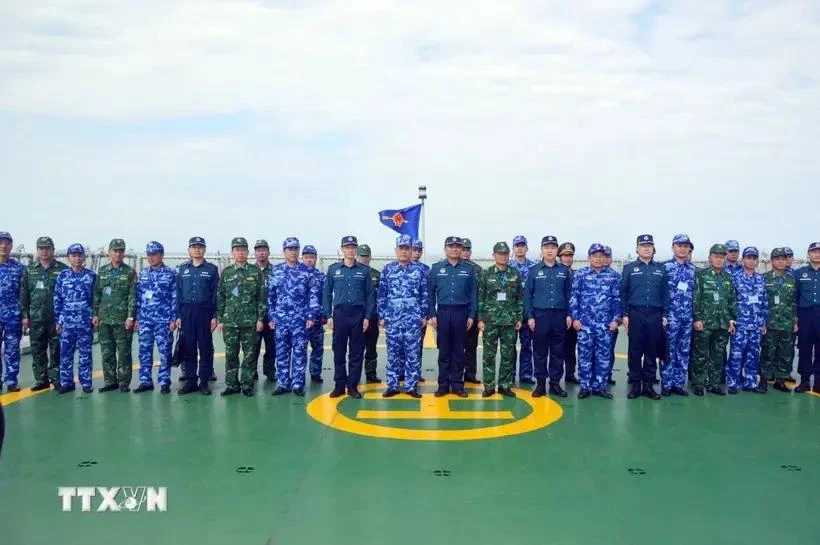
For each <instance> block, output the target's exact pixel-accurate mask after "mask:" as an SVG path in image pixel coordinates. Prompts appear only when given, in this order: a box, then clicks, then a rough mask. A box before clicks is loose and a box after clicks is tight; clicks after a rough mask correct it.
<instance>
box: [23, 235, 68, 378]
mask: <svg viewBox="0 0 820 545" xmlns="http://www.w3.org/2000/svg"><path fill="white" fill-rule="evenodd" d="M37 247H38V248H53V247H54V242H52V240H51V239H50V238H48V237H40V238H39V239H37ZM67 268H68V265H66V264H65V263H61V262H60V261H57V260H56V259H55V260H53V261H52V262H51V264H50V265H49V266H48V268H43V266H42V265H40V262H39V261H37V260H36V259H35V261H34V262H32V263H31V264H29V265H28V266H27V267H26V272H25V276H24V277H23V285H22V286H21V288H20V305H21V307H22V311H23V319H29V320H31V327H30V328H29V329H30V332H29V341H30V342H31V356H32V362H31V363H32V368H33V371H34V381H35V388H37V387H42V386H47V385H48V384H49V383H51V384H53V385H55V388H56V387H57V386H58V385H59V383H60V335H59V333H57V332H56V331H55V329H54V326H55V325H56V324H55V322H54V286H55V285H56V284H57V276H58V275H59V274H60V273H61V272H63V271H64V270H66V269H67Z"/></svg>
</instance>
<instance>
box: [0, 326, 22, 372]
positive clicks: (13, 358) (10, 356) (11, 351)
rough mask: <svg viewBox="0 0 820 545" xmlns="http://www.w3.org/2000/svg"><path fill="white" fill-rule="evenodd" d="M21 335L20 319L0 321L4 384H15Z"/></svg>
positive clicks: (18, 367) (18, 366)
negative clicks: (4, 368) (4, 365)
mask: <svg viewBox="0 0 820 545" xmlns="http://www.w3.org/2000/svg"><path fill="white" fill-rule="evenodd" d="M22 337H23V326H22V322H21V321H20V320H16V321H13V322H0V343H2V344H3V352H2V354H3V360H5V364H6V370H5V377H6V384H7V385H8V386H17V380H18V379H17V377H18V375H19V373H20V339H21V338H22ZM3 376H4V374H3V362H0V385H2V383H3Z"/></svg>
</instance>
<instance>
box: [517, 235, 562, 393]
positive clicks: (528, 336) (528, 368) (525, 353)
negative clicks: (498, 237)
mask: <svg viewBox="0 0 820 545" xmlns="http://www.w3.org/2000/svg"><path fill="white" fill-rule="evenodd" d="M528 249H529V248H528V246H527V237H525V236H524V235H516V236H515V237H513V257H512V259H510V263H509V265H510V267H512V268H514V269H515V270H517V271H518V274H520V275H521V285H522V286H525V285H526V284H527V275H528V274H529V272H530V267H532V266H533V265H535V262H534V261H533V260H531V259H529V258H528V257H527V250H528ZM522 318H523V322H522V323H523V324H524V325H523V327H521V328H520V329H519V330H518V339H519V340H520V342H521V352H520V353H519V354H518V381H519V382H520V383H522V384H535V381H534V380H533V379H532V374H533V337H532V331H530V328H529V327H527V317H526V316H523V317H522ZM562 371H563V370H562ZM513 379H515V365H513Z"/></svg>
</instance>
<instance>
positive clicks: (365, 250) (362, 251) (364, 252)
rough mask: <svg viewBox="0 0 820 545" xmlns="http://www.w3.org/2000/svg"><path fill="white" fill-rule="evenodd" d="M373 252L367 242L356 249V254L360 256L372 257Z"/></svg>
mask: <svg viewBox="0 0 820 545" xmlns="http://www.w3.org/2000/svg"><path fill="white" fill-rule="evenodd" d="M371 254H372V252H371V251H370V246H368V245H367V244H362V245H361V246H359V249H358V250H356V255H358V256H359V257H370V255H371Z"/></svg>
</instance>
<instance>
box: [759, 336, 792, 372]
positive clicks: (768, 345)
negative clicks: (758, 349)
mask: <svg viewBox="0 0 820 545" xmlns="http://www.w3.org/2000/svg"><path fill="white" fill-rule="evenodd" d="M793 349H794V337H793V336H792V333H791V331H779V330H776V329H767V330H766V335H765V336H764V337H763V349H762V355H761V358H760V376H761V378H762V379H763V380H789V379H790V378H791V374H792V359H791V358H792V357H793V356H792V351H793Z"/></svg>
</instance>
